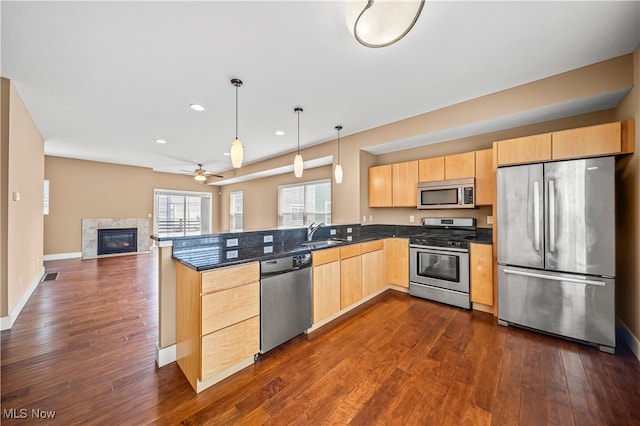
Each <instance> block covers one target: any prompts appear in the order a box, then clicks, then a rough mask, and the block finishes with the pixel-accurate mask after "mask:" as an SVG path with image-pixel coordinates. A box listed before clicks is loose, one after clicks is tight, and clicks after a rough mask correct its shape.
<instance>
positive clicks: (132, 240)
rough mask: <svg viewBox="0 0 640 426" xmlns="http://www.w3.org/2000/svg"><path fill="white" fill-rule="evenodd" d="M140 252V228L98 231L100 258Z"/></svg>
mask: <svg viewBox="0 0 640 426" xmlns="http://www.w3.org/2000/svg"><path fill="white" fill-rule="evenodd" d="M136 251H138V228H107V229H98V256H100V255H104V254H116V253H131V252H136Z"/></svg>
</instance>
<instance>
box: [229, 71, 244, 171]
mask: <svg viewBox="0 0 640 426" xmlns="http://www.w3.org/2000/svg"><path fill="white" fill-rule="evenodd" d="M231 84H233V85H234V86H236V138H235V139H234V140H233V142H231V165H233V167H234V168H236V169H238V168H240V167H242V157H243V156H244V149H243V148H242V142H241V141H240V139H238V87H240V86H242V80H239V79H237V78H234V79H232V80H231Z"/></svg>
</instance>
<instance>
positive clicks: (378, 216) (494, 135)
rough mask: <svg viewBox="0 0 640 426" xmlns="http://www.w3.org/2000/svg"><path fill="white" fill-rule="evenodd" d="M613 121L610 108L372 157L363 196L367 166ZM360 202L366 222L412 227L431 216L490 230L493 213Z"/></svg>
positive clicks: (478, 148) (481, 210) (459, 150)
mask: <svg viewBox="0 0 640 426" xmlns="http://www.w3.org/2000/svg"><path fill="white" fill-rule="evenodd" d="M614 120H615V115H614V111H613V110H612V109H611V110H606V111H599V112H594V113H590V114H582V115H578V116H574V117H568V118H564V119H560V120H552V121H546V122H544V123H538V124H534V125H529V126H522V127H515V128H512V129H506V130H501V131H498V132H491V133H485V134H482V135H477V136H472V137H468V138H461V139H457V140H453V141H448V142H443V143H437V144H432V145H425V146H421V147H416V148H412V149H406V150H402V151H396V152H391V153H388V154H381V155H378V156H374V158H375V159H373V160H370V161H369V162H368V163H367V164H366V165H365V164H361V166H362V168H363V173H362V185H363V186H362V193H363V194H366V191H367V190H368V178H369V175H368V173H366V171H367V170H366V169H368V168H369V167H370V166H371V165H381V164H391V163H397V162H402V161H411V160H419V159H422V158H432V157H439V156H443V155H449V154H457V153H460V152H469V151H476V150H480V149H486V148H491V147H492V144H493V141H496V140H502V139H509V138H514V137H520V136H527V135H535V134H538V133H545V132H551V131H554V130H563V129H571V128H575V127H582V126H588V125H592V124H599V123H607V122H610V121H614ZM369 155H370V154H369ZM365 166H366V167H365ZM361 200H363V204H361V207H360V210H361V212H362V215H364V216H365V217H366V219H367V221H369V219H370V218H371V217H372V218H373V222H374V223H393V224H403V225H415V224H418V223H419V222H420V218H422V217H424V216H427V215H428V216H433V217H445V216H450V217H475V218H476V219H477V223H478V226H480V227H483V228H484V227H491V225H489V224H488V223H487V216H492V215H493V211H492V209H491V207H489V206H483V207H480V208H478V209H473V210H457V209H450V210H431V211H429V212H428V213H427V212H425V211H424V210H422V211H420V210H416V209H415V208H370V207H369V205H368V203H369V201H368V197H366V196H364V197H361ZM410 216H414V218H415V222H414V223H411V222H410V221H409V217H410Z"/></svg>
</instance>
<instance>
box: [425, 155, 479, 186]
mask: <svg viewBox="0 0 640 426" xmlns="http://www.w3.org/2000/svg"><path fill="white" fill-rule="evenodd" d="M475 173H476V158H475V154H474V152H473V151H472V152H463V153H461V154H453V155H446V156H444V157H434V158H425V159H422V160H418V181H419V182H434V181H438V180H445V179H463V178H472V177H474V176H475Z"/></svg>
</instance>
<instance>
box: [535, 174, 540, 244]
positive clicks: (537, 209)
mask: <svg viewBox="0 0 640 426" xmlns="http://www.w3.org/2000/svg"><path fill="white" fill-rule="evenodd" d="M533 249H534V250H535V251H540V182H538V181H537V180H536V181H534V182H533Z"/></svg>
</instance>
